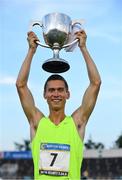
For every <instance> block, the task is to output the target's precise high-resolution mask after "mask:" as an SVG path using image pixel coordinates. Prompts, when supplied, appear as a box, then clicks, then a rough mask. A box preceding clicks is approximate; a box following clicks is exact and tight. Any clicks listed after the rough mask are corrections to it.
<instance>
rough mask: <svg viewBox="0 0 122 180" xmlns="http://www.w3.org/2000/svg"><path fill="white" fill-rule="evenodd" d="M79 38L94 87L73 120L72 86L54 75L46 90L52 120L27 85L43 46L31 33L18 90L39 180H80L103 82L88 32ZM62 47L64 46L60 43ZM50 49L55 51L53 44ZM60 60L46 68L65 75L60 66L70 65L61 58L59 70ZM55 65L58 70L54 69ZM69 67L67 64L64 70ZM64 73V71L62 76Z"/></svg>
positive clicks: (87, 90) (35, 171)
mask: <svg viewBox="0 0 122 180" xmlns="http://www.w3.org/2000/svg"><path fill="white" fill-rule="evenodd" d="M53 19H54V18H53ZM63 22H64V21H63ZM56 27H57V26H56ZM75 35H76V39H78V45H79V48H80V51H81V53H82V55H83V57H84V60H85V63H86V68H87V72H88V77H89V81H90V83H89V85H88V88H87V89H86V91H85V93H84V96H83V100H82V102H81V105H80V106H79V107H78V108H77V109H76V110H75V111H74V112H73V113H72V114H71V116H67V115H66V114H65V104H66V100H67V99H69V97H70V92H69V89H68V84H67V82H66V80H65V79H64V78H63V77H62V76H60V75H59V74H53V75H51V76H50V77H49V78H48V79H47V81H46V83H45V86H44V98H45V99H46V100H47V103H48V106H49V116H48V117H46V116H45V115H44V114H43V112H41V111H40V110H39V109H38V108H37V107H36V105H35V101H34V98H33V96H32V93H31V91H30V89H29V88H28V85H27V83H28V77H29V72H30V67H31V62H32V59H33V56H34V54H35V52H36V49H37V46H38V44H39V39H38V37H37V36H36V34H35V33H34V32H32V31H31V32H29V33H28V44H29V49H28V52H27V55H26V57H25V60H24V62H23V64H22V67H21V69H20V72H19V75H18V78H17V81H16V86H17V90H18V94H19V97H20V101H21V104H22V107H23V110H24V112H25V115H26V117H27V119H28V121H29V124H30V134H31V141H32V144H31V145H32V156H33V162H34V178H35V179H42V180H44V179H47V180H48V179H54V180H59V179H72V180H80V170H81V164H82V159H83V140H84V135H85V128H86V124H87V122H88V119H89V117H90V115H91V113H92V111H93V109H94V106H95V103H96V100H97V96H98V93H99V89H100V84H101V78H100V75H99V72H98V70H97V67H96V65H95V63H94V62H93V60H92V58H91V56H90V54H89V52H88V50H87V47H86V39H87V35H86V33H85V31H84V30H80V31H78V32H76V34H75ZM51 37H52V36H51ZM48 40H49V39H48ZM53 40H54V39H53ZM37 42H38V43H37ZM58 43H59V44H60V42H59V41H58ZM48 45H49V46H50V47H51V48H52V46H51V45H50V43H48ZM60 46H61V45H60ZM60 46H57V44H56V43H54V46H53V48H52V49H53V50H55V49H56V50H57V49H58V50H60ZM62 46H63V45H62ZM57 58H59V56H56V55H55V56H54V57H53V59H51V61H50V60H48V62H46V63H47V64H48V65H47V64H46V68H47V67H48V70H47V69H46V70H47V71H49V72H51V68H52V72H55V73H57V72H59V73H60V72H61V71H60V66H62V64H63V66H62V67H61V68H62V69H63V67H64V65H65V63H66V62H65V61H63V60H61V59H60V58H59V61H60V62H58V66H57V61H56V59H57ZM55 61H56V64H55ZM62 61H63V62H62ZM50 62H51V68H50ZM53 65H54V66H55V68H53V67H52V66H53ZM56 67H57V68H58V70H56ZM67 67H68V66H67V64H66V66H65V67H64V68H67ZM67 70H68V68H67ZM64 71H66V69H65V70H64ZM64 71H63V70H62V72H64Z"/></svg>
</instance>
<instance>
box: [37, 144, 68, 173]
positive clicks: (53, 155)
mask: <svg viewBox="0 0 122 180" xmlns="http://www.w3.org/2000/svg"><path fill="white" fill-rule="evenodd" d="M69 162H70V145H68V144H56V143H41V146H40V161H39V173H40V174H45V175H53V176H67V175H68V172H69Z"/></svg>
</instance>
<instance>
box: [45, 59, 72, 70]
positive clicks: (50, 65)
mask: <svg viewBox="0 0 122 180" xmlns="http://www.w3.org/2000/svg"><path fill="white" fill-rule="evenodd" d="M42 68H43V70H45V71H47V72H50V73H63V72H66V71H68V70H69V68H70V66H69V64H68V62H67V61H65V60H64V59H61V58H51V59H48V60H47V61H45V62H44V63H43V65H42Z"/></svg>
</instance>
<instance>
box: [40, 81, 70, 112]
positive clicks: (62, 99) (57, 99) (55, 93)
mask: <svg viewBox="0 0 122 180" xmlns="http://www.w3.org/2000/svg"><path fill="white" fill-rule="evenodd" d="M69 96H70V95H69V91H68V90H67V89H66V87H65V84H64V82H63V81H62V80H51V81H49V82H48V83H47V87H46V91H45V92H44V98H45V99H47V103H48V105H49V108H50V109H52V110H59V109H62V108H64V106H65V103H66V99H68V98H69Z"/></svg>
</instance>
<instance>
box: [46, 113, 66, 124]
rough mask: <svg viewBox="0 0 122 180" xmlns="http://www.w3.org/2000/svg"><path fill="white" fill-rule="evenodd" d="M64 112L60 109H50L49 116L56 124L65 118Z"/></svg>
mask: <svg viewBox="0 0 122 180" xmlns="http://www.w3.org/2000/svg"><path fill="white" fill-rule="evenodd" d="M65 116H66V115H65V113H64V112H61V111H52V112H50V115H49V118H50V120H51V121H52V122H53V123H54V124H55V125H58V124H59V123H60V122H61V121H63V120H64V118H65Z"/></svg>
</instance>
